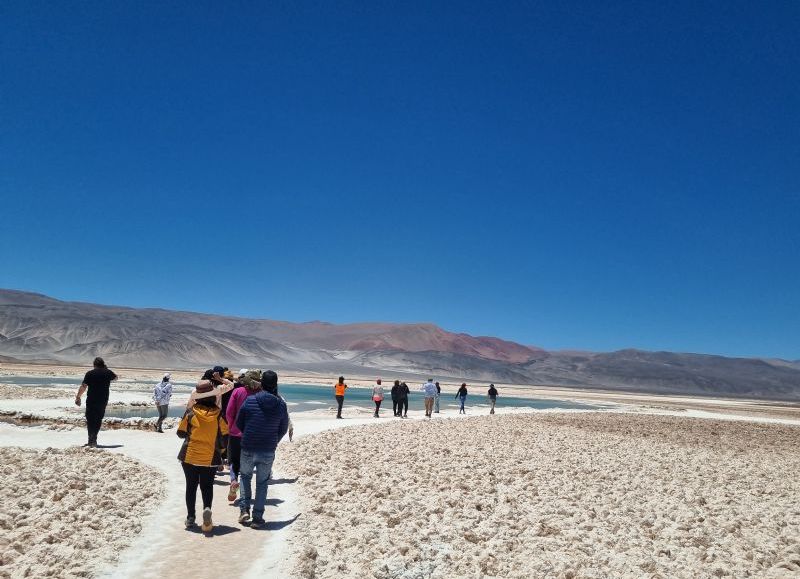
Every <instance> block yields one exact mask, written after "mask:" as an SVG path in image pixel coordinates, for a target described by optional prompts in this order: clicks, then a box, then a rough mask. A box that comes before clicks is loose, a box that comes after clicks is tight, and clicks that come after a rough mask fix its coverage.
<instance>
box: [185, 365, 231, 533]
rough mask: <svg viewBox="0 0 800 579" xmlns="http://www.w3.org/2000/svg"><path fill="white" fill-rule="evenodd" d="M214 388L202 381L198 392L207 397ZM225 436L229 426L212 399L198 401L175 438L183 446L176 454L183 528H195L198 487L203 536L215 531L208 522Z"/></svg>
mask: <svg viewBox="0 0 800 579" xmlns="http://www.w3.org/2000/svg"><path fill="white" fill-rule="evenodd" d="M213 388H214V386H213V385H212V384H211V383H210V381H208V380H201V381H200V383H198V385H197V388H196V390H197V392H198V393H200V394H206V393H208V392H211V391H212V390H213ZM227 433H228V424H227V423H226V422H225V419H224V418H223V417H222V413H221V409H220V407H219V406H217V397H216V396H214V395H211V396H207V397H204V398H203V397H201V398H198V399H197V401H196V402H195V404H194V406H192V408H190V409H188V410H187V411H186V412H185V413H184V415H183V418H182V419H181V422H180V424H179V425H178V436H179V437H180V438H183V445H181V449H180V451H179V452H178V460H180V461H181V466H182V467H183V474H184V477H185V478H186V528H187V529H190V528H192V527H194V526H195V503H196V501H197V487H198V485H199V486H200V494H201V495H202V498H203V525H202V527H201V529H202V531H203V532H204V533H210V532H211V531H212V529H213V528H214V523H213V521H212V519H211V503H212V501H213V499H214V475H215V473H216V472H217V468H218V467H219V466H220V465H221V464H222V453H223V450H224V444H223V436H225V435H226V434H227Z"/></svg>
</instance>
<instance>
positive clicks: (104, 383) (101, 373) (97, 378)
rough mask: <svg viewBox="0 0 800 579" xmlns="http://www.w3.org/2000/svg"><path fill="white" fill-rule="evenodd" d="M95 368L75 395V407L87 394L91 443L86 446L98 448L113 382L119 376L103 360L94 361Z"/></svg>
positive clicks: (87, 374) (88, 429)
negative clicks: (84, 394) (98, 439)
mask: <svg viewBox="0 0 800 579" xmlns="http://www.w3.org/2000/svg"><path fill="white" fill-rule="evenodd" d="M93 366H94V368H92V369H91V370H89V371H88V372H86V375H85V376H84V377H83V383H82V384H81V386H80V388H78V393H77V394H76V395H75V406H80V405H81V396H83V393H84V392H86V391H87V390H88V391H89V392H88V393H87V394H86V430H87V431H88V434H89V442H88V444H87V445H86V446H88V447H91V448H97V435H98V433H99V432H100V426H101V425H102V424H103V416H105V414H106V405H107V404H108V393H109V390H110V388H111V382H113V381H114V380H116V379H117V375H116V374H114V372H112V371H111V370H109V369H108V368H107V367H106V363H105V362H104V361H103V359H102V358H100V357H97V358H95V359H94V363H93Z"/></svg>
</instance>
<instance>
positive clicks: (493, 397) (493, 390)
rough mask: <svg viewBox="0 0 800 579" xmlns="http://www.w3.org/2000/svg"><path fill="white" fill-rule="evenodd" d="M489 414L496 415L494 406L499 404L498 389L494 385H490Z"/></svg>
mask: <svg viewBox="0 0 800 579" xmlns="http://www.w3.org/2000/svg"><path fill="white" fill-rule="evenodd" d="M489 404H490V408H489V414H494V405H495V404H497V388H495V387H494V384H489Z"/></svg>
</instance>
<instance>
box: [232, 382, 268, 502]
mask: <svg viewBox="0 0 800 579" xmlns="http://www.w3.org/2000/svg"><path fill="white" fill-rule="evenodd" d="M260 378H261V376H260V373H259V372H258V371H257V370H251V371H249V372H247V373H246V374H245V375H244V377H243V378H241V382H242V384H244V387H242V388H236V389H234V391H233V393H232V394H231V399H230V400H229V401H228V408H227V410H226V411H225V419H226V421H227V422H228V424H229V425H230V426H228V462H229V464H230V471H231V486H230V489H229V490H228V501H229V502H233V501H235V500H236V497H237V495H238V492H239V463H240V458H241V455H242V431H241V430H239V429H238V428H237V427H236V415H237V414H239V409H240V408H241V407H242V405H243V404H244V401H245V400H247V397H248V396H252V395H254V394H256V393H258V392H260V391H261V382H259V380H260Z"/></svg>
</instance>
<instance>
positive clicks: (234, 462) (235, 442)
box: [228, 436, 242, 480]
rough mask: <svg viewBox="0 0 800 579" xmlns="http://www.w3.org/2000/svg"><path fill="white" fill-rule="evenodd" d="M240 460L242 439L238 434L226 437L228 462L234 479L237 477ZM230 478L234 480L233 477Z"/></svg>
mask: <svg viewBox="0 0 800 579" xmlns="http://www.w3.org/2000/svg"><path fill="white" fill-rule="evenodd" d="M241 461H242V439H241V438H240V437H238V436H229V437H228V462H229V463H230V465H231V474H233V477H235V478H236V479H238V478H239V469H240V468H241ZM233 477H232V478H231V480H234V478H233Z"/></svg>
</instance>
